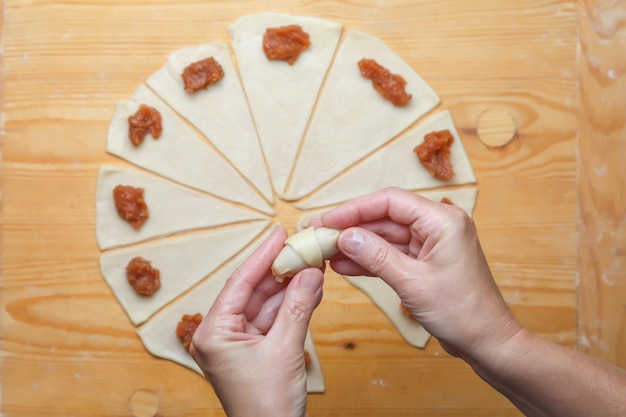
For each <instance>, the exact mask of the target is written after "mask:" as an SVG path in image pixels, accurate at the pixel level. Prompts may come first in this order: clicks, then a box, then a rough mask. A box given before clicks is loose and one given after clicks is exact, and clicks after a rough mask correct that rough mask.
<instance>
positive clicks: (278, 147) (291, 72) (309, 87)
mask: <svg viewBox="0 0 626 417" xmlns="http://www.w3.org/2000/svg"><path fill="white" fill-rule="evenodd" d="M287 25H299V26H301V27H302V29H303V30H304V31H305V32H307V33H308V34H309V39H310V41H311V46H310V48H309V49H308V50H306V51H304V52H303V53H302V54H301V55H300V56H299V57H298V60H297V61H296V62H295V63H294V64H293V65H289V64H287V63H286V62H282V61H270V60H268V59H267V57H266V56H265V53H264V52H263V47H262V43H263V35H264V33H265V30H266V29H267V28H271V27H279V26H287ZM228 33H229V34H230V37H231V38H232V40H233V41H232V47H233V50H234V51H235V56H236V58H237V67H238V69H239V73H240V74H241V81H242V84H243V86H244V88H245V90H246V94H247V97H248V103H249V104H250V109H251V111H252V114H253V116H254V121H255V123H256V127H257V131H258V133H259V138H260V140H261V144H262V147H263V151H264V152H265V157H266V158H267V162H268V168H269V171H270V176H271V178H272V182H273V184H274V189H275V190H276V192H277V193H278V194H279V195H281V194H282V193H283V192H284V190H285V186H286V185H287V180H288V179H289V174H290V173H291V170H292V168H293V163H294V160H295V158H296V154H297V152H298V148H299V146H300V142H301V141H302V137H303V135H304V131H305V129H306V125H307V122H308V120H309V117H310V116H311V111H312V110H313V106H314V104H315V100H316V98H317V95H318V92H319V89H320V86H321V85H322V81H323V80H324V75H325V74H326V72H327V70H328V66H329V65H330V62H331V60H332V57H333V54H334V52H335V49H336V47H337V42H338V41H339V36H340V35H341V25H340V24H337V23H333V22H330V21H328V20H324V19H319V18H316V17H308V16H292V15H288V14H279V13H259V14H254V15H249V16H244V17H241V18H239V19H238V20H237V21H236V22H235V23H233V24H232V25H231V26H230V27H229V28H228Z"/></svg>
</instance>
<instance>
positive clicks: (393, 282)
mask: <svg viewBox="0 0 626 417" xmlns="http://www.w3.org/2000/svg"><path fill="white" fill-rule="evenodd" d="M337 245H338V247H339V250H340V251H341V252H343V254H344V255H346V257H347V258H349V259H351V260H352V261H353V262H354V263H356V264H357V265H359V266H360V267H361V268H363V270H365V271H367V274H366V275H369V276H377V277H380V278H381V279H382V280H383V281H385V282H386V283H387V284H389V285H390V286H391V287H392V288H393V289H394V290H395V291H396V292H397V293H400V291H401V288H402V283H403V282H404V281H406V280H407V279H408V278H410V277H411V275H413V276H414V275H415V271H416V269H417V267H418V266H419V263H418V262H417V261H416V260H415V259H414V258H411V257H409V256H407V255H406V254H405V253H403V252H401V251H399V250H398V249H397V248H396V247H394V246H393V245H392V244H390V243H389V242H387V241H385V240H384V239H383V238H381V237H380V236H378V235H377V234H375V233H372V232H370V231H369V230H366V229H362V228H359V227H351V228H349V229H346V230H344V231H343V232H342V233H341V235H339V241H338V242H337ZM409 271H410V272H409Z"/></svg>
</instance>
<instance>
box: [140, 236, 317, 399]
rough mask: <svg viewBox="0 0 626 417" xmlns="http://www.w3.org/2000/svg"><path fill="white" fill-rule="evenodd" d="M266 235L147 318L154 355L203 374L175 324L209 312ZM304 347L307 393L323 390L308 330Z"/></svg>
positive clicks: (145, 332) (145, 331) (146, 334)
mask: <svg viewBox="0 0 626 417" xmlns="http://www.w3.org/2000/svg"><path fill="white" fill-rule="evenodd" d="M267 236H269V233H265V234H264V235H263V237H262V238H259V239H257V241H255V242H254V243H253V244H252V245H250V246H248V247H247V248H246V249H244V250H243V251H241V252H240V253H239V254H238V255H237V256H236V257H235V258H234V259H233V260H232V261H230V262H228V263H227V264H225V265H224V266H223V267H222V268H221V269H219V270H218V271H217V272H216V273H214V274H213V275H212V276H210V277H209V279H207V280H206V281H204V282H202V283H201V284H199V285H198V286H197V287H196V288H194V289H193V290H191V291H190V292H189V293H188V294H185V295H184V296H182V297H181V298H180V299H178V300H176V301H175V302H173V303H171V304H170V305H169V306H168V307H167V308H166V309H164V310H163V311H160V312H158V313H157V314H155V315H154V317H152V318H151V319H150V320H148V321H147V322H146V323H145V324H144V325H143V326H142V327H141V328H140V329H139V330H138V332H137V333H138V334H139V337H140V338H141V340H142V342H143V344H144V346H145V347H146V349H148V351H149V352H150V353H152V354H153V355H155V356H158V357H161V358H164V359H169V360H171V361H174V362H177V363H179V364H181V365H184V366H186V367H188V368H190V369H192V370H194V371H196V372H197V373H199V374H200V375H202V371H201V370H200V368H199V367H198V365H196V363H195V362H194V360H193V359H192V358H191V355H189V352H187V351H186V350H185V348H184V347H183V344H182V343H181V342H180V340H178V338H177V337H176V325H177V324H178V321H179V320H180V318H181V317H182V316H183V314H195V313H201V314H203V315H204V314H206V313H207V312H208V311H209V309H210V308H211V306H212V305H213V303H214V302H215V299H216V298H217V295H218V294H219V292H220V291H221V289H222V287H223V286H224V283H225V282H226V280H227V279H228V278H229V277H230V276H231V275H232V273H233V272H234V271H235V269H237V267H239V265H241V264H242V263H243V261H244V260H245V259H246V258H248V257H249V256H250V255H251V254H252V252H253V251H254V250H255V249H256V248H257V247H258V245H259V243H260V242H261V241H262V240H264V239H265V238H266V237H267ZM305 349H306V350H307V351H308V352H309V355H310V356H311V361H312V363H311V365H309V367H308V368H307V390H308V392H324V377H323V375H322V370H321V366H320V361H319V358H318V356H317V352H316V351H315V347H314V345H313V342H312V339H311V335H310V333H308V332H307V339H306V341H305Z"/></svg>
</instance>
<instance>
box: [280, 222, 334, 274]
mask: <svg viewBox="0 0 626 417" xmlns="http://www.w3.org/2000/svg"><path fill="white" fill-rule="evenodd" d="M339 233H340V231H339V230H336V229H329V228H326V227H319V228H317V229H316V228H313V227H309V228H307V229H304V230H303V231H301V232H300V233H296V234H295V235H293V236H291V237H289V238H288V239H287V240H285V247H284V248H283V250H281V251H280V253H279V254H278V256H277V257H276V259H275V260H274V263H273V264H272V273H273V274H274V277H276V280H277V281H278V282H283V280H284V279H285V278H291V277H293V276H294V275H296V274H297V273H298V272H299V271H301V270H303V269H304V268H306V267H309V266H313V267H316V268H319V267H321V266H322V265H323V264H324V261H325V260H327V259H330V258H332V257H333V256H334V255H335V254H336V253H337V252H339V249H337V239H339Z"/></svg>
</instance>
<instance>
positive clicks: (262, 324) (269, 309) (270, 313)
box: [248, 286, 287, 334]
mask: <svg viewBox="0 0 626 417" xmlns="http://www.w3.org/2000/svg"><path fill="white" fill-rule="evenodd" d="M286 288H287V287H286V286H283V290H282V291H280V292H277V293H276V294H274V295H273V296H271V297H269V298H268V299H267V300H265V302H264V303H263V305H262V306H261V307H260V308H259V310H258V311H257V313H256V315H255V316H248V320H249V321H250V324H251V325H252V326H254V327H255V328H256V329H258V330H259V332H260V333H261V334H265V333H267V332H268V330H269V329H270V328H271V327H272V324H273V323H274V321H275V320H276V315H277V314H278V309H279V308H280V305H281V304H282V302H283V299H284V298H285V289H286Z"/></svg>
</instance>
